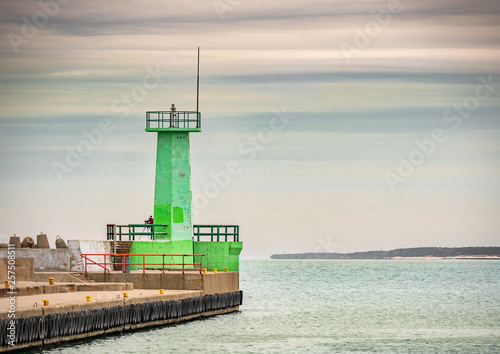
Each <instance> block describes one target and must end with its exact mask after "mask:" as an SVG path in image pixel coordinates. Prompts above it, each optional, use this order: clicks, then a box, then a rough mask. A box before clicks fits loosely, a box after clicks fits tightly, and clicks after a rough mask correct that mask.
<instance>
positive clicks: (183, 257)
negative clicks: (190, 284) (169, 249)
mask: <svg viewBox="0 0 500 354" xmlns="http://www.w3.org/2000/svg"><path fill="white" fill-rule="evenodd" d="M182 274H184V255H182Z"/></svg>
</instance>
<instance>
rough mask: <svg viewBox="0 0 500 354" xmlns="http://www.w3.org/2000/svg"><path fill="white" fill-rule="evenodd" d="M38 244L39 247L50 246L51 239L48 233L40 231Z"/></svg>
mask: <svg viewBox="0 0 500 354" xmlns="http://www.w3.org/2000/svg"><path fill="white" fill-rule="evenodd" d="M36 244H37V248H50V245H49V239H48V238H47V235H46V234H42V233H40V235H37V237H36Z"/></svg>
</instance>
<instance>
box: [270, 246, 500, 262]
mask: <svg viewBox="0 0 500 354" xmlns="http://www.w3.org/2000/svg"><path fill="white" fill-rule="evenodd" d="M271 259H394V260H398V259H407V260H412V259H414V260H436V259H463V260H467V259H478V260H481V259H482V260H484V259H487V260H490V259H491V260H498V259H500V247H418V248H398V249H394V250H390V251H367V252H353V253H327V252H325V253H318V252H309V253H289V254H286V253H284V254H273V255H271Z"/></svg>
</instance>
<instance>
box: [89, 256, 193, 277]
mask: <svg viewBox="0 0 500 354" xmlns="http://www.w3.org/2000/svg"><path fill="white" fill-rule="evenodd" d="M80 256H81V257H82V258H83V259H84V260H85V273H87V266H88V265H96V266H99V267H101V268H103V269H104V273H106V272H108V273H109V271H110V270H109V269H108V267H107V266H108V265H110V266H114V265H121V266H122V270H123V272H125V267H126V266H132V265H137V266H142V272H143V273H146V266H162V267H161V270H162V273H165V266H180V267H182V268H174V269H182V273H184V270H185V267H186V266H193V268H187V269H196V268H195V266H196V267H197V266H199V270H200V273H201V271H202V268H201V265H202V263H203V255H202V254H132V253H120V254H115V253H85V254H81V255H80ZM91 256H94V257H96V256H97V257H102V259H103V260H104V261H103V262H97V261H94V260H92V259H90V258H89V257H91ZM108 257H113V258H112V259H113V260H114V261H108ZM117 257H121V261H117ZM126 257H142V262H134V263H132V262H125V261H126ZM146 257H162V262H161V263H155V262H149V261H148V262H146ZM165 257H167V258H168V257H182V262H181V263H175V262H170V263H165ZM185 257H193V258H194V257H200V262H199V263H194V259H193V263H186V262H185ZM156 268H157V269H159V267H156ZM170 269H173V268H168V267H167V270H170Z"/></svg>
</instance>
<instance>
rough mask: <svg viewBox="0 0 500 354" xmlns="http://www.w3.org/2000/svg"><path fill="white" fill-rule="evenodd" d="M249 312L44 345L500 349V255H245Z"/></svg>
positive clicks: (89, 349) (79, 349) (69, 349)
mask: <svg viewBox="0 0 500 354" xmlns="http://www.w3.org/2000/svg"><path fill="white" fill-rule="evenodd" d="M240 278H241V279H240V286H241V288H242V289H243V290H244V292H245V293H244V302H243V306H241V308H240V309H241V311H240V312H237V313H232V314H228V315H223V316H218V317H213V318H209V319H205V320H200V321H194V322H188V323H184V324H180V325H175V326H168V327H162V328H157V329H152V330H145V331H141V332H135V333H130V334H125V335H121V336H110V337H107V338H99V339H95V340H91V341H86V342H80V343H77V344H71V345H66V346H63V347H59V348H54V349H51V350H44V351H43V353H78V354H83V353H92V354H96V353H98V354H104V353H116V354H118V353H180V352H183V353H184V352H188V353H199V352H210V353H249V352H255V353H260V352H276V353H281V352H290V353H303V352H310V353H361V352H371V353H500V261H468V260H459V261H455V260H442V261H437V260H432V261H429V260H425V261H423V260H422V261H405V260H401V261H399V260H398V261H396V260H381V261H362V260H361V261H360V260H349V261H337V260H335V261H325V260H304V261H300V260H258V261H257V260H252V261H242V262H241V273H240Z"/></svg>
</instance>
